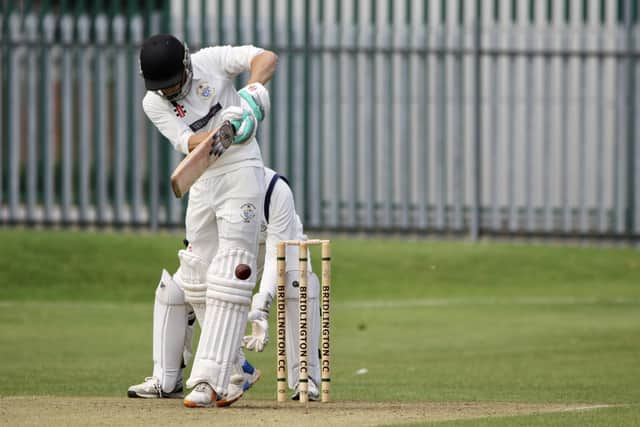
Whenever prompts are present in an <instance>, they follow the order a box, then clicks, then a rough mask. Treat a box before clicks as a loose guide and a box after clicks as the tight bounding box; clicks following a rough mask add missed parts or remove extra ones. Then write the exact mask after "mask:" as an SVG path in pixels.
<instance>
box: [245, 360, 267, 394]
mask: <svg viewBox="0 0 640 427" xmlns="http://www.w3.org/2000/svg"><path fill="white" fill-rule="evenodd" d="M242 373H243V375H244V379H245V381H244V384H243V385H242V389H243V390H244V391H247V390H249V389H250V388H251V387H252V386H253V385H254V384H255V383H256V382H257V381H258V380H259V379H260V376H261V375H262V373H261V372H260V370H259V369H256V368H254V367H253V365H251V363H249V361H248V360H246V359H245V361H244V363H243V364H242Z"/></svg>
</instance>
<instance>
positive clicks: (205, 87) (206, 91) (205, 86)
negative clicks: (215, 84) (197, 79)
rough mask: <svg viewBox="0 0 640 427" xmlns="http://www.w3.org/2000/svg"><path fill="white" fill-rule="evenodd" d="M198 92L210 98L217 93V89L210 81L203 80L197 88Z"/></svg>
mask: <svg viewBox="0 0 640 427" xmlns="http://www.w3.org/2000/svg"><path fill="white" fill-rule="evenodd" d="M196 93H197V94H198V96H199V97H200V98H202V99H209V98H211V97H212V96H213V95H215V90H214V89H213V88H212V87H211V86H209V83H207V82H202V83H200V84H199V85H198V87H197V88H196Z"/></svg>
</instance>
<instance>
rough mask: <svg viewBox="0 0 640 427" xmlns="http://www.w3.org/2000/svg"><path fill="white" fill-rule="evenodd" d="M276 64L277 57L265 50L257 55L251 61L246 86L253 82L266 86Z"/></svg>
mask: <svg viewBox="0 0 640 427" xmlns="http://www.w3.org/2000/svg"><path fill="white" fill-rule="evenodd" d="M277 63H278V56H277V55H276V54H275V53H273V52H271V51H269V50H265V51H264V52H262V53H260V54H259V55H257V56H256V57H255V58H253V60H252V61H251V70H250V72H249V81H248V82H247V84H249V83H254V82H260V83H262V84H263V85H264V84H267V82H268V81H269V80H271V77H272V76H273V73H274V72H275V71H276V65H277Z"/></svg>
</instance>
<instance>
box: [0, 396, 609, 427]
mask: <svg viewBox="0 0 640 427" xmlns="http://www.w3.org/2000/svg"><path fill="white" fill-rule="evenodd" d="M606 406H607V405H593V404H589V405H580V404H526V403H464V402H458V403H456V402H451V403H448V402H437V403H429V402H425V403H406V402H402V403H400V402H356V401H348V402H331V403H328V404H319V403H309V404H308V405H306V406H305V405H301V404H300V403H297V402H287V403H285V404H283V405H276V403H275V402H272V401H266V400H241V401H239V402H237V403H236V404H235V405H233V406H232V407H229V408H223V409H222V408H221V409H216V408H211V409H187V408H184V407H182V401H181V400H146V399H127V398H102V397H93V398H83V397H46V396H38V397H0V425H11V426H36V425H37V426H43V425H47V426H88V425H91V426H97V425H103V426H115V425H127V426H135V425H153V426H175V425H187V426H190V427H191V426H204V425H207V426H210V425H213V423H215V425H218V426H227V425H229V426H251V427H255V426H256V425H260V426H276V425H278V426H287V425H304V426H349V427H355V426H376V425H385V424H405V423H416V422H424V421H443V420H455V419H469V418H483V417H498V416H509V415H525V414H533V413H544V412H564V411H579V410H587V409H596V408H601V407H606Z"/></svg>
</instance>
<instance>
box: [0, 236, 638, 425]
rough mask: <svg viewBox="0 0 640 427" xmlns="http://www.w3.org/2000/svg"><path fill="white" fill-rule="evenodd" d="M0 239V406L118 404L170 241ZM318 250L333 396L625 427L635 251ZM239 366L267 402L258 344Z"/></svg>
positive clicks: (430, 246) (138, 366)
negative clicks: (23, 400)
mask: <svg viewBox="0 0 640 427" xmlns="http://www.w3.org/2000/svg"><path fill="white" fill-rule="evenodd" d="M0 238H1V239H2V242H3V245H2V247H1V248H0V360H1V361H2V363H0V396H29V395H57V396H112V397H113V396H124V395H125V392H126V389H127V387H128V386H129V385H130V384H132V383H134V382H137V381H140V380H142V379H143V377H145V376H147V375H149V374H150V373H151V316H152V304H153V293H154V290H155V286H156V284H157V280H158V277H159V275H160V270H161V268H163V267H164V268H167V269H168V270H170V271H173V270H175V268H176V266H177V256H176V251H177V250H178V249H179V248H180V245H181V237H180V236H179V235H170V234H159V235H151V234H116V233H98V234H96V233H80V232H51V231H46V232H45V231H25V230H0ZM332 249H333V260H334V262H333V281H334V293H333V306H332V308H333V311H332V321H333V323H332V332H333V335H332V338H333V367H334V370H333V375H332V377H333V378H332V387H333V388H332V390H333V397H334V398H335V399H336V400H369V401H412V402H419V401H425V402H457V401H460V402H522V403H527V402H528V403H583V404H613V405H621V406H620V407H615V408H606V409H600V410H594V411H589V413H588V414H587V413H575V414H574V413H562V414H544V415H530V416H519V417H515V418H513V419H512V420H511V421H513V422H514V423H515V422H516V421H517V422H518V424H510V423H509V422H508V421H507V422H505V421H504V418H503V419H486V420H483V421H482V422H483V423H485V424H481V425H576V426H577V425H590V424H591V425H634V424H636V423H637V421H638V419H639V418H640V415H639V414H640V409H639V408H638V405H637V404H638V403H640V386H639V384H640V363H639V359H638V354H640V288H639V286H640V253H639V252H638V251H637V250H633V249H614V248H610V249H604V248H594V247H590V248H587V247H559V246H528V245H522V244H518V245H509V244H503V243H500V244H498V243H491V244H488V243H480V244H468V243H459V242H430V241H417V242H407V241H400V240H350V239H334V243H333V248H332ZM316 258H318V256H316ZM250 359H251V360H252V361H253V362H254V363H255V364H256V365H257V366H259V367H260V368H262V369H263V371H264V378H263V379H262V380H261V381H260V382H259V383H258V384H256V386H255V387H254V389H252V390H251V392H250V396H251V398H253V399H273V394H274V393H273V392H274V389H275V380H274V375H273V370H274V369H273V366H274V361H275V356H274V353H273V345H272V344H271V345H269V347H268V351H266V352H265V353H262V354H251V355H250ZM362 368H366V369H367V373H366V374H364V375H356V374H355V372H356V371H358V370H360V369H362ZM476 422H478V423H479V422H480V421H478V420H476ZM459 424H460V425H476V424H474V423H473V422H471V421H460V422H459ZM443 425H449V424H447V423H443ZM452 425H458V424H457V423H455V424H452Z"/></svg>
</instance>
